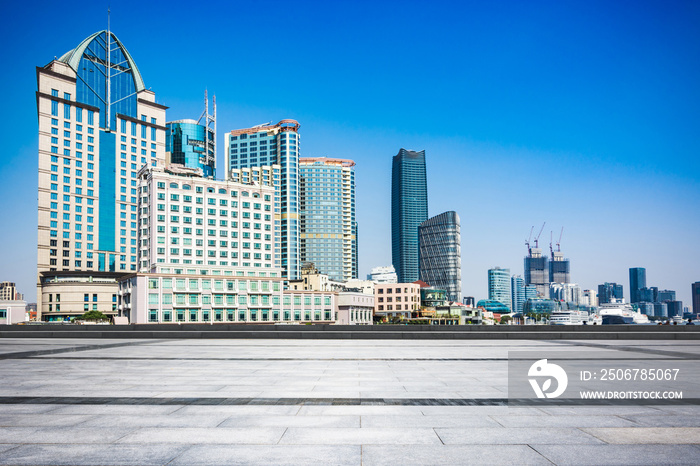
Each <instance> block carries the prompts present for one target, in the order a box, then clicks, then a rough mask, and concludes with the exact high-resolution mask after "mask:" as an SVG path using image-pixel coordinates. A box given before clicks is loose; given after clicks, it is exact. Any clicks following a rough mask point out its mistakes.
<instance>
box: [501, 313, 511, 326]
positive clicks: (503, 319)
mask: <svg viewBox="0 0 700 466" xmlns="http://www.w3.org/2000/svg"><path fill="white" fill-rule="evenodd" d="M511 320H513V318H512V317H511V316H508V315H505V316H501V325H506V324H508V322H510V321H511Z"/></svg>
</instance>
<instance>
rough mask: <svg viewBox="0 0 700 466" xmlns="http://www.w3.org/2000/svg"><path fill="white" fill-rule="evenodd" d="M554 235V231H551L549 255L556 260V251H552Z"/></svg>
mask: <svg viewBox="0 0 700 466" xmlns="http://www.w3.org/2000/svg"><path fill="white" fill-rule="evenodd" d="M553 235H554V232H553V231H552V230H549V254H550V257H552V258H554V249H552V236H553Z"/></svg>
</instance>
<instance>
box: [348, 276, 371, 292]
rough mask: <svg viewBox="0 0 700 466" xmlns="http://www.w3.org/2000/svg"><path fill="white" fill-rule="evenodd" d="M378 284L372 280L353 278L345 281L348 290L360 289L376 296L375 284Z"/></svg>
mask: <svg viewBox="0 0 700 466" xmlns="http://www.w3.org/2000/svg"><path fill="white" fill-rule="evenodd" d="M375 285H376V284H375V283H374V282H373V281H372V280H360V279H357V278H356V279H353V280H348V281H346V282H345V289H346V290H358V291H360V292H362V293H365V294H371V295H372V296H374V286H375Z"/></svg>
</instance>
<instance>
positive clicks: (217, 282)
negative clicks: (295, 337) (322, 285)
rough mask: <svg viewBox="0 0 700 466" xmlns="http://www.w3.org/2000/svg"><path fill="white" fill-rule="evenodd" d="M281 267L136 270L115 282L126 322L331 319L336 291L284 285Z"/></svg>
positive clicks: (253, 321)
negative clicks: (180, 271) (270, 269)
mask: <svg viewBox="0 0 700 466" xmlns="http://www.w3.org/2000/svg"><path fill="white" fill-rule="evenodd" d="M280 275H281V272H279V271H277V272H266V271H257V272H252V271H248V272H244V271H242V270H237V271H232V270H224V271H220V270H212V271H211V274H209V273H207V274H201V273H197V271H195V273H193V274H189V275H175V274H162V273H137V274H132V275H129V276H127V277H125V278H124V279H123V280H122V281H121V282H120V284H119V302H120V304H119V313H120V315H123V316H125V317H128V318H129V321H130V322H131V323H135V324H143V323H184V322H201V323H224V322H225V323H276V322H277V323H282V322H285V323H325V324H328V323H334V322H335V312H336V310H337V296H338V295H337V293H333V292H316V291H301V290H283V289H282V288H283V278H282V277H281V276H280Z"/></svg>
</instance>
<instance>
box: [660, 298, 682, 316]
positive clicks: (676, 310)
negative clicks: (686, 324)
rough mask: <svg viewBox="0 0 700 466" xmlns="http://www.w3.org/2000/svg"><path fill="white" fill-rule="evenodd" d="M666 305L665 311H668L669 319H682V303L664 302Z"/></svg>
mask: <svg viewBox="0 0 700 466" xmlns="http://www.w3.org/2000/svg"><path fill="white" fill-rule="evenodd" d="M664 302H665V303H666V309H667V310H668V316H669V317H675V316H680V317H683V301H675V300H673V301H664Z"/></svg>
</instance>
